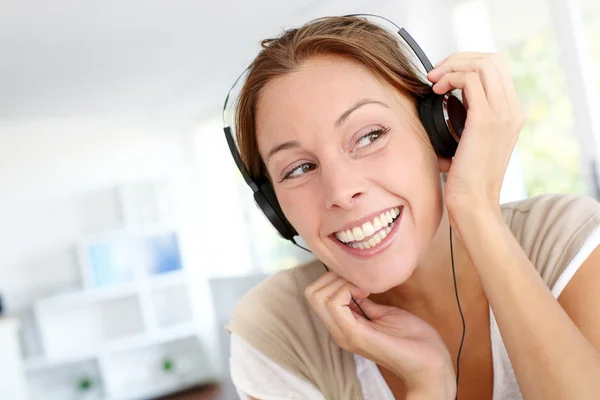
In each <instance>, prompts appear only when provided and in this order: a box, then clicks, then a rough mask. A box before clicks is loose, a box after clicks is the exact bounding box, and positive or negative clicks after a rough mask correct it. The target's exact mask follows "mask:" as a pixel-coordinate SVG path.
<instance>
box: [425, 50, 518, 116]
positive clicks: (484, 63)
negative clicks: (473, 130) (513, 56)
mask: <svg viewBox="0 0 600 400" xmlns="http://www.w3.org/2000/svg"><path fill="white" fill-rule="evenodd" d="M458 72H462V73H476V74H477V76H478V77H479V80H480V82H481V86H482V88H483V91H484V93H485V98H486V100H487V102H488V104H489V108H490V109H491V110H492V111H493V112H494V115H495V116H496V117H497V118H500V119H504V118H512V119H515V120H516V121H519V120H521V119H522V110H521V107H520V103H519V98H518V96H517V93H516V90H515V87H514V84H513V82H512V79H511V77H510V73H509V72H508V68H507V67H506V64H505V63H504V61H503V60H502V58H501V57H500V55H499V54H496V53H477V52H459V53H454V54H452V55H450V56H448V57H446V58H445V59H444V60H443V61H441V62H440V63H438V64H436V68H435V69H433V70H432V71H430V72H429V74H428V75H427V77H428V79H429V80H430V81H431V82H433V83H438V82H439V81H440V80H442V79H443V77H444V76H445V75H446V74H449V73H458ZM435 87H436V86H435V85H434V88H435ZM438 87H439V89H434V90H435V92H436V93H439V94H442V93H445V92H443V91H442V86H438ZM443 88H444V89H448V85H444V86H443ZM452 89H454V88H452ZM452 89H449V90H452ZM457 89H458V88H457ZM463 99H464V100H466V101H464V102H465V103H466V102H468V103H469V105H471V103H472V102H473V101H474V99H471V98H468V96H467V95H466V94H465V96H463Z"/></svg>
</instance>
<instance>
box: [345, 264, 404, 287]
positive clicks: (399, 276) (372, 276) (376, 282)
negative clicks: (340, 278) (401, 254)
mask: <svg viewBox="0 0 600 400" xmlns="http://www.w3.org/2000/svg"><path fill="white" fill-rule="evenodd" d="M415 268H416V265H415V264H414V263H411V262H403V263H398V262H396V263H395V264H394V265H390V264H388V265H385V266H383V265H382V266H381V267H380V268H378V267H377V266H374V268H369V269H368V270H364V271H358V273H357V274H356V275H355V276H354V277H353V278H354V279H352V278H351V279H352V281H353V283H354V284H355V285H356V286H358V287H359V288H361V289H363V290H366V291H367V292H369V293H373V294H377V293H383V292H386V291H388V290H390V289H392V288H394V287H396V286H399V285H402V284H403V283H404V282H406V281H407V280H408V279H409V278H410V276H411V275H412V273H413V272H414V270H415ZM353 275H354V274H353Z"/></svg>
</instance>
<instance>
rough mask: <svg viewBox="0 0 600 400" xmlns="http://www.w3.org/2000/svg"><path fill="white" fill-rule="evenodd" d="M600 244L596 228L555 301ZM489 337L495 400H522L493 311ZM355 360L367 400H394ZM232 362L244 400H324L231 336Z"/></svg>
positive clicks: (374, 372)
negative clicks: (249, 399) (252, 398)
mask: <svg viewBox="0 0 600 400" xmlns="http://www.w3.org/2000/svg"><path fill="white" fill-rule="evenodd" d="M598 244H600V227H598V228H596V230H594V232H592V234H591V235H590V236H589V237H588V238H587V239H586V241H585V243H584V244H583V246H582V247H581V249H580V250H579V252H578V253H577V254H576V255H575V257H573V260H571V262H570V263H569V265H568V266H567V268H566V269H565V271H564V272H563V273H562V274H561V276H560V277H559V278H558V280H557V281H556V284H555V285H554V287H553V288H552V294H553V296H554V298H555V299H558V296H559V295H560V294H561V292H562V291H563V289H564V288H565V287H566V286H567V283H569V281H570V280H571V278H572V277H573V276H574V275H575V273H576V272H577V270H578V269H579V267H580V266H581V265H582V264H583V262H584V261H585V260H586V259H587V258H588V256H589V255H590V254H591V252H592V251H593V250H594V249H595V248H596V247H597V246H598ZM490 336H491V338H490V339H491V344H492V360H493V369H494V389H493V400H522V399H523V396H522V395H521V392H520V390H519V385H518V384H517V378H516V376H515V373H514V371H513V368H512V365H511V363H510V359H509V358H508V353H507V352H506V348H505V346H504V342H503V341H502V336H501V335H500V330H499V329H498V325H497V324H496V319H495V318H494V314H493V313H492V310H491V309H490ZM354 361H355V363H356V374H357V377H358V380H359V382H360V384H361V387H362V392H363V397H364V400H395V399H394V396H393V394H392V392H391V390H390V388H389V387H388V385H387V383H386V382H385V380H384V379H383V376H382V375H381V373H380V371H379V368H377V364H375V363H374V362H373V361H371V360H369V359H366V358H364V357H361V356H359V355H357V354H354ZM229 363H230V370H231V378H232V381H233V384H234V385H235V387H236V390H237V392H238V395H239V396H240V399H242V400H248V396H252V397H254V398H256V399H260V400H281V399H294V400H295V399H298V400H300V399H303V400H305V399H315V400H325V397H323V395H322V394H321V392H319V391H318V390H317V389H316V388H315V387H314V386H313V385H311V384H310V383H309V382H307V381H305V380H302V379H300V378H299V377H297V376H296V375H294V374H292V373H290V372H289V371H287V370H286V369H284V368H282V367H280V366H279V365H278V364H276V363H275V362H274V361H272V360H271V359H269V358H268V357H267V356H265V355H264V354H262V353H261V352H259V351H258V350H256V349H255V348H254V347H252V346H251V345H250V344H249V343H248V342H246V341H245V340H244V339H242V338H241V337H239V336H238V335H235V334H231V358H230V360H229Z"/></svg>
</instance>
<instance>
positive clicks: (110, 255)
mask: <svg viewBox="0 0 600 400" xmlns="http://www.w3.org/2000/svg"><path fill="white" fill-rule="evenodd" d="M88 251H89V256H90V263H91V266H92V285H93V286H94V287H106V286H112V285H115V284H120V283H130V282H133V276H134V268H135V263H136V262H139V261H137V259H139V251H136V246H135V244H134V243H127V242H123V243H97V244H93V245H91V246H90V247H89V250H88Z"/></svg>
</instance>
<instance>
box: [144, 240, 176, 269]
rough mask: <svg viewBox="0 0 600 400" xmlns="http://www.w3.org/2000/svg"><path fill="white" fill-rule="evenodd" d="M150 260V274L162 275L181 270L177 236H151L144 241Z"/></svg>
mask: <svg viewBox="0 0 600 400" xmlns="http://www.w3.org/2000/svg"><path fill="white" fill-rule="evenodd" d="M146 245H147V246H148V250H149V253H150V258H151V260H152V261H151V263H152V265H151V273H153V274H164V273H167V272H172V271H178V270H181V268H182V266H181V255H180V252H179V243H178V239H177V235H176V234H175V233H170V234H167V235H161V236H153V237H149V238H147V239H146Z"/></svg>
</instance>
